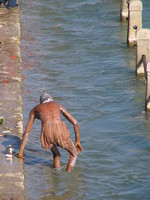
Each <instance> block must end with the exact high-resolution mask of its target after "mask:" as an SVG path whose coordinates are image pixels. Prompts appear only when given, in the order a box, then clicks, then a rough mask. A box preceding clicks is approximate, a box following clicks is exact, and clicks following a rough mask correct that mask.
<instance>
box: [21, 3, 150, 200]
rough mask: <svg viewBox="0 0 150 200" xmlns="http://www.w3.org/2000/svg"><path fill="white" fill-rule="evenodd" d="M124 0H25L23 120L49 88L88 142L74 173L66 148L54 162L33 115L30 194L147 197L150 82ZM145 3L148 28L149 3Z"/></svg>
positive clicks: (28, 163)
mask: <svg viewBox="0 0 150 200" xmlns="http://www.w3.org/2000/svg"><path fill="white" fill-rule="evenodd" d="M120 2H121V1H120V0H109V1H108V0H93V1H90V0H85V1H81V0H77V1H74V0H73V1H67V0H61V1H60V0H57V1H48V0H45V1H39V0H37V1H34V0H33V1H25V2H22V3H21V14H22V16H21V21H22V73H23V83H22V88H23V99H24V102H23V103H24V104H23V110H24V126H25V125H26V122H27V119H28V114H29V112H30V109H31V108H33V107H34V106H35V105H36V104H37V103H38V102H39V96H40V94H41V92H42V91H43V90H46V91H47V92H49V93H51V95H52V96H53V97H54V99H55V100H56V101H58V102H60V103H62V104H63V105H64V106H65V107H66V108H67V110H68V111H69V112H70V113H71V114H72V115H73V116H74V117H75V118H76V119H77V120H78V122H79V126H80V135H81V144H82V146H83V149H84V150H83V152H82V154H81V155H80V156H79V157H78V160H77V163H76V166H75V168H74V170H73V171H72V172H71V173H65V167H66V164H67V161H68V158H69V157H68V155H67V153H66V152H65V151H64V150H60V151H61V164H62V168H61V169H60V170H58V171H57V170H55V169H53V167H52V154H51V153H50V152H48V151H44V150H43V149H42V148H41V144H40V122H39V121H35V123H34V125H33V128H32V131H31V134H30V137H29V141H28V143H27V146H26V149H25V157H26V161H25V165H24V171H25V199H44V200H45V199H86V200H87V199H92V200H98V199H102V200H105V199H110V200H111V199H116V200H121V199H128V200H133V199H136V200H148V199H150V116H149V114H147V113H145V111H144V99H145V81H144V78H137V77H136V76H135V54H136V53H135V52H136V48H128V47H127V44H126V38H127V23H121V22H120ZM143 7H144V11H143V26H144V27H145V28H150V18H149V16H150V15H149V8H150V2H149V1H146V0H144V1H143ZM64 121H65V122H66V120H65V119H64ZM66 123H67V125H68V127H69V129H70V132H71V137H72V139H74V132H73V127H72V125H70V124H69V123H68V122H66Z"/></svg>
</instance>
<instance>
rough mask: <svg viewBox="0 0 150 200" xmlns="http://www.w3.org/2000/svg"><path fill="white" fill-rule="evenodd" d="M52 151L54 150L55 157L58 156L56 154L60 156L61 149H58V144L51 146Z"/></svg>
mask: <svg viewBox="0 0 150 200" xmlns="http://www.w3.org/2000/svg"><path fill="white" fill-rule="evenodd" d="M51 151H52V153H53V156H54V157H56V156H59V157H60V152H59V150H58V148H57V147H56V146H53V147H52V148H51Z"/></svg>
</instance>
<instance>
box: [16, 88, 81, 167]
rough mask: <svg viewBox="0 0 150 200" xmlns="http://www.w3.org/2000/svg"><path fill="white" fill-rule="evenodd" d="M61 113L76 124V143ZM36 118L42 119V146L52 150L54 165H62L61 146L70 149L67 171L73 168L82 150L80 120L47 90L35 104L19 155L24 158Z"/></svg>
mask: <svg viewBox="0 0 150 200" xmlns="http://www.w3.org/2000/svg"><path fill="white" fill-rule="evenodd" d="M60 114H62V115H63V116H64V117H65V118H66V119H67V120H68V121H70V122H71V123H72V124H73V125H74V131H75V145H74V144H73V142H72V140H71V139H70V133H69V130H68V128H67V126H66V124H65V123H64V122H62V121H61V116H60ZM35 118H37V119H39V120H40V121H41V143H42V147H43V148H44V149H50V150H51V151H52V154H53V159H54V160H53V163H54V167H55V168H59V167H60V161H59V158H60V153H59V150H58V148H57V147H61V148H63V149H65V150H66V151H68V153H69V155H70V159H69V161H68V165H67V168H66V171H70V170H72V168H73V167H74V165H75V163H76V159H77V155H78V154H79V153H80V152H81V151H82V147H81V144H80V136H79V126H78V122H77V121H76V120H75V119H74V118H73V117H72V116H71V115H70V114H69V113H68V112H67V111H66V109H65V108H64V107H63V106H62V105H61V104H59V103H57V102H55V101H53V99H52V97H51V96H50V95H49V94H47V93H46V92H45V93H44V94H42V95H41V96H40V104H38V105H37V106H35V107H34V108H33V109H32V110H31V112H30V115H29V120H28V123H27V125H26V129H25V132H24V134H23V138H22V143H21V147H20V151H19V154H18V156H17V157H18V158H22V159H23V160H24V156H23V151H24V148H25V145H26V142H27V140H28V137H29V133H30V131H31V128H32V125H33V122H34V119H35Z"/></svg>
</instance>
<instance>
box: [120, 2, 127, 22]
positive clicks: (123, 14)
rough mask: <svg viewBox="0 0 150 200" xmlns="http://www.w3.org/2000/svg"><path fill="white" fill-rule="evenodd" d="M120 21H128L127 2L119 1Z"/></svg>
mask: <svg viewBox="0 0 150 200" xmlns="http://www.w3.org/2000/svg"><path fill="white" fill-rule="evenodd" d="M120 19H121V21H123V22H125V21H126V20H127V19H128V0H122V1H121V8H120Z"/></svg>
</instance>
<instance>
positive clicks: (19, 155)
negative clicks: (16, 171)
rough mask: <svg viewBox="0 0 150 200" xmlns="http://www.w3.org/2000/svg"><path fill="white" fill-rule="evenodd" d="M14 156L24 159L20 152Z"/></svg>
mask: <svg viewBox="0 0 150 200" xmlns="http://www.w3.org/2000/svg"><path fill="white" fill-rule="evenodd" d="M16 157H17V158H21V159H22V160H25V157H24V156H23V155H22V154H17V155H16Z"/></svg>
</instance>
